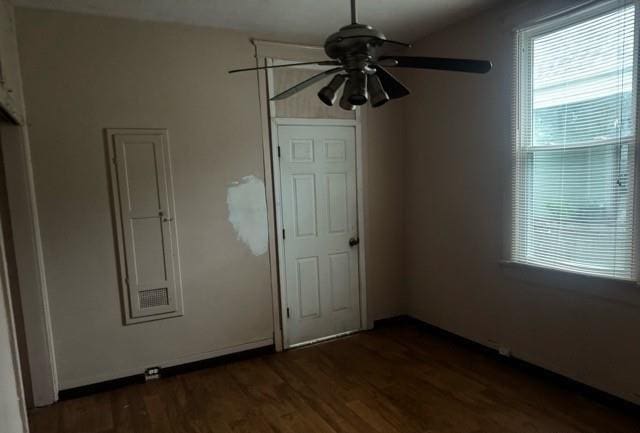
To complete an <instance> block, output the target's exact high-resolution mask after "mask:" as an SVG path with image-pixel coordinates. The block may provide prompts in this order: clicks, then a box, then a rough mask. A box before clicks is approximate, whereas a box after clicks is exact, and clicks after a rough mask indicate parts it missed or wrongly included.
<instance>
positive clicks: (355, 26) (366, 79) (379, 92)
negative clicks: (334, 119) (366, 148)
mask: <svg viewBox="0 0 640 433" xmlns="http://www.w3.org/2000/svg"><path fill="white" fill-rule="evenodd" d="M387 44H390V45H397V46H402V47H411V45H410V44H407V43H404V42H398V41H394V40H391V39H387V37H386V36H385V35H384V34H383V33H382V32H381V31H379V30H377V29H374V28H373V27H371V26H368V25H365V24H359V23H358V16H357V9H356V0H351V24H349V25H347V26H345V27H342V28H341V29H340V30H339V31H338V32H337V33H334V34H332V35H331V36H329V37H328V38H327V40H326V41H325V43H324V50H325V52H326V54H327V56H328V57H329V58H330V59H333V60H322V61H316V62H302V63H289V64H284V65H273V66H261V67H256V68H244V69H234V70H231V71H229V73H230V74H232V73H235V72H244V71H255V70H259V69H270V68H286V67H291V66H300V65H321V66H333V68H330V69H327V70H325V71H322V72H320V73H318V74H316V75H314V76H312V77H311V78H308V79H306V80H304V81H302V82H301V83H299V84H296V85H295V86H293V87H291V88H289V89H287V90H285V91H284V92H282V93H279V94H277V95H275V96H274V97H272V98H271V100H272V101H278V100H282V99H285V98H288V97H289V96H292V95H294V94H296V93H298V92H300V91H302V90H304V89H306V88H307V87H309V86H311V85H313V84H315V83H317V82H319V81H321V80H323V79H325V78H328V77H331V76H333V78H332V79H331V81H330V82H329V84H328V85H326V86H325V87H323V88H322V89H321V90H320V91H319V92H318V97H319V98H320V100H321V101H322V102H324V103H325V104H327V105H329V106H332V105H333V104H334V103H335V101H336V99H337V96H338V95H337V94H338V91H339V90H340V88H341V87H342V86H343V85H344V90H343V92H342V97H341V98H340V107H341V108H343V109H345V110H355V108H356V107H357V106H359V105H363V104H366V103H367V102H370V103H371V106H373V107H379V106H381V105H383V104H385V103H387V102H388V101H389V100H391V99H396V98H401V97H403V96H406V95H408V94H409V93H410V92H409V89H407V88H406V87H405V86H404V85H403V84H402V83H401V82H400V81H398V79H396V78H395V77H394V76H393V75H392V74H391V73H390V72H389V71H387V70H386V69H385V68H417V69H439V70H443V71H458V72H472V73H477V74H484V73H487V72H489V71H490V70H491V67H492V65H491V62H490V61H487V60H470V59H446V58H439V57H411V56H392V55H380V53H379V49H380V48H381V47H383V46H384V45H387Z"/></svg>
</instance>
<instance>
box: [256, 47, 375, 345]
mask: <svg viewBox="0 0 640 433" xmlns="http://www.w3.org/2000/svg"><path fill="white" fill-rule="evenodd" d="M250 41H251V43H252V44H253V46H254V52H255V63H256V66H266V65H268V64H272V63H273V62H274V59H278V60H283V59H285V60H288V61H292V62H295V61H317V60H321V59H327V60H329V59H328V58H327V57H326V54H325V52H324V49H323V48H322V47H319V46H309V45H298V44H289V43H281V42H272V41H265V40H259V39H251V40H250ZM256 76H257V81H258V104H259V106H260V126H261V130H262V136H261V141H262V158H263V164H264V182H265V195H266V201H267V223H268V227H269V270H270V278H271V297H272V315H273V316H272V317H273V342H274V346H275V349H276V351H278V352H280V351H282V350H283V348H284V345H283V328H284V327H283V323H284V322H283V311H286V310H282V309H281V308H280V307H281V305H282V304H281V290H280V287H281V283H280V264H279V260H278V258H279V253H280V251H279V244H280V242H279V239H278V233H282V227H280V229H279V230H280V231H278V226H277V221H276V219H277V215H276V205H275V201H276V191H275V181H274V176H275V173H276V167H277V173H278V176H279V173H280V168H279V166H276V165H274V158H273V157H274V152H273V149H272V139H273V135H272V131H273V125H274V123H273V122H274V121H275V119H276V118H277V113H276V111H275V104H274V103H272V102H270V101H269V97H270V95H273V94H274V93H273V92H274V88H273V74H272V73H271V71H269V70H266V71H258V72H256ZM305 120H306V121H311V122H318V121H323V119H283V118H282V119H279V121H284V122H286V121H290V122H303V121H305ZM366 120H367V119H366V111H365V110H361V109H357V110H356V120H355V121H354V120H351V121H349V122H352V124H353V123H356V182H357V185H356V188H357V201H358V230H359V232H360V233H359V235H360V245H361V248H360V252H361V254H359V268H360V269H359V274H360V284H359V288H360V318H361V320H360V322H361V329H370V328H372V327H373V320H371V321H370V320H369V314H368V313H369V311H368V306H367V290H366V281H367V279H366V266H365V251H366V248H365V245H366V235H365V234H366V224H365V213H366V212H365V209H366V203H365V201H364V185H365V181H366V170H365V169H364V165H363V161H365V159H366V158H365V156H366V153H365V152H366V149H364V148H363V146H362V141H363V133H362V131H363V130H364V128H363V126H362V125H366ZM324 121H325V122H326V119H324ZM332 122H336V123H335V124H339V123H340V121H339V120H333V121H332ZM276 164H277V161H276Z"/></svg>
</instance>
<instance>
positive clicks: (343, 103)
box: [340, 86, 356, 111]
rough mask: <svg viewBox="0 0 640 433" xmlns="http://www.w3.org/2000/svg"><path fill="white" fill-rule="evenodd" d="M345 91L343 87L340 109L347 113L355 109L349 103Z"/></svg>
mask: <svg viewBox="0 0 640 433" xmlns="http://www.w3.org/2000/svg"><path fill="white" fill-rule="evenodd" d="M346 90H347V87H346V86H345V88H344V91H343V92H342V98H340V108H342V109H343V110H347V111H353V110H355V109H356V106H355V105H353V104H352V103H351V102H349V95H348V94H347V92H346Z"/></svg>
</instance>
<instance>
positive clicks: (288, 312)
mask: <svg viewBox="0 0 640 433" xmlns="http://www.w3.org/2000/svg"><path fill="white" fill-rule="evenodd" d="M290 317H291V313H290V311H289V307H287V319H288V318H290Z"/></svg>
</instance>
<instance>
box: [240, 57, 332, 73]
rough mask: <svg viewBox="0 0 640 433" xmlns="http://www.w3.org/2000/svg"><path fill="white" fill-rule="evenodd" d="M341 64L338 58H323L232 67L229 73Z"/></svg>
mask: <svg viewBox="0 0 640 433" xmlns="http://www.w3.org/2000/svg"><path fill="white" fill-rule="evenodd" d="M339 64H340V62H339V61H337V60H321V61H319V62H302V63H287V64H286V65H272V66H258V67H255V68H242V69H232V70H230V71H229V73H230V74H234V73H236V72H246V71H259V70H260V69H275V68H288V67H290V66H303V65H320V66H325V65H326V66H332V65H339Z"/></svg>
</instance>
